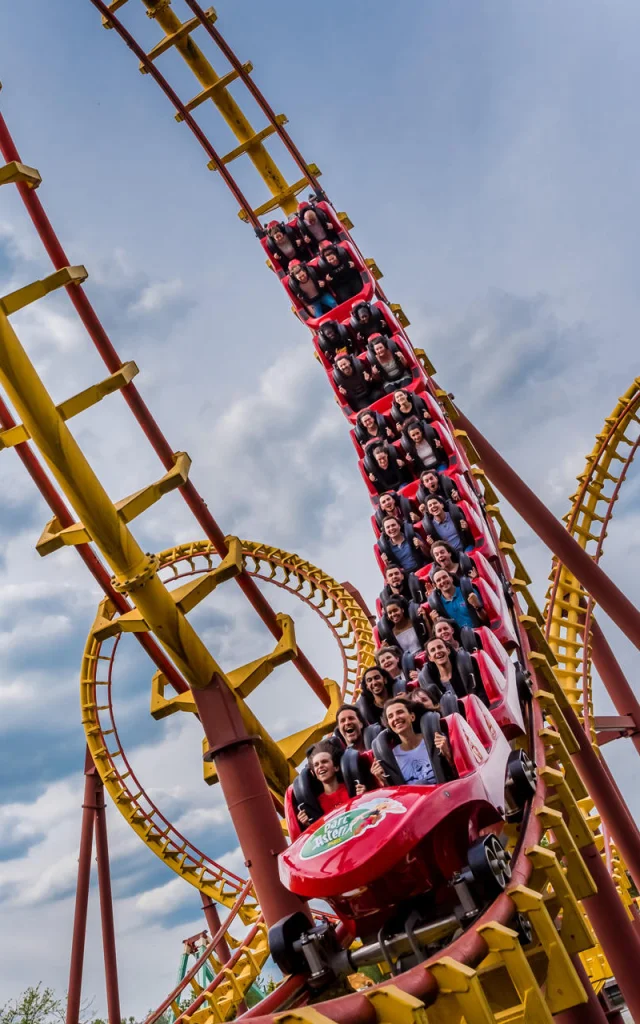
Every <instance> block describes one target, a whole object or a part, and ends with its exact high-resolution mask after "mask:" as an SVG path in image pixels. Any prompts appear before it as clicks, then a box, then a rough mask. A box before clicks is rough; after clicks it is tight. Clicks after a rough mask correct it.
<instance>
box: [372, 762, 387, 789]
mask: <svg viewBox="0 0 640 1024" xmlns="http://www.w3.org/2000/svg"><path fill="white" fill-rule="evenodd" d="M371 774H372V775H373V777H374V778H375V779H377V781H378V785H379V786H384V785H386V782H387V776H386V774H385V770H384V768H383V767H382V765H381V764H380V762H379V761H378V759H377V758H376V760H375V761H374V762H373V764H372V765H371Z"/></svg>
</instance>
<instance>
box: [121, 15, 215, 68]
mask: <svg viewBox="0 0 640 1024" xmlns="http://www.w3.org/2000/svg"><path fill="white" fill-rule="evenodd" d="M204 16H205V18H206V20H207V21H208V22H209V23H210V24H212V25H213V23H214V21H216V19H217V17H218V15H217V14H216V12H215V10H214V9H213V7H209V8H208V9H207V10H206V11H205V12H204ZM199 25H202V21H201V20H200V18H189V21H185V22H183V23H182V25H181V26H180V28H177V29H176V31H175V32H171V33H170V34H169V35H167V36H164V37H163V38H162V39H161V40H160V42H159V43H156V45H155V46H154V47H153V49H152V50H149V52H148V54H147V59H148V60H151V61H154V60H156V59H157V58H158V57H161V56H162V54H163V53H166V52H167V50H170V49H171V47H172V46H175V45H176V43H181V42H183V40H185V39H187V38H188V37H189V36H190V35H191V33H192V32H193V30H194V29H196V28H198V26H199ZM139 67H140V72H141V73H142V74H143V75H146V74H148V68H147V67H146V66H145V65H144V64H142V63H141V64H140V65H139Z"/></svg>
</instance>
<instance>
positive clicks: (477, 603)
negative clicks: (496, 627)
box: [467, 589, 489, 622]
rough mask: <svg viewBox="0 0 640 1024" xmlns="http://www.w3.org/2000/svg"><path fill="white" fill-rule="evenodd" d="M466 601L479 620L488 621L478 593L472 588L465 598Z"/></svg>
mask: <svg viewBox="0 0 640 1024" xmlns="http://www.w3.org/2000/svg"><path fill="white" fill-rule="evenodd" d="M467 603H468V604H470V605H471V607H472V608H473V610H474V611H475V613H476V615H477V616H478V618H479V619H480V621H481V622H488V621H489V616H488V615H487V613H486V611H485V610H484V605H483V604H482V600H481V598H480V595H479V594H478V593H476V590H475V589H474V590H473V593H471V594H469V597H468V598H467Z"/></svg>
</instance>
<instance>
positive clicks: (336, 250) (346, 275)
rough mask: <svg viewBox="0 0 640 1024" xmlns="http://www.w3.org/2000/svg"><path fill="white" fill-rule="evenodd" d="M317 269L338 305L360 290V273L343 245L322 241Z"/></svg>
mask: <svg viewBox="0 0 640 1024" xmlns="http://www.w3.org/2000/svg"><path fill="white" fill-rule="evenodd" d="M318 271H319V273H320V274H321V275H322V277H323V278H324V280H325V281H326V282H327V284H328V286H329V288H330V289H331V292H332V294H333V296H334V298H335V300H336V302H337V303H338V305H340V304H341V303H342V302H346V301H347V299H352V298H353V296H354V295H357V294H358V292H360V291H362V275H361V274H360V271H359V270H358V268H357V267H356V265H355V263H354V262H353V260H352V259H350V258H349V253H348V252H347V250H346V249H345V247H344V246H343V245H332V244H331V243H330V242H322V244H321V245H320V259H319V261H318Z"/></svg>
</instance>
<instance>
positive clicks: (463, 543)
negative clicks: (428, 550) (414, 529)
mask: <svg viewBox="0 0 640 1024" xmlns="http://www.w3.org/2000/svg"><path fill="white" fill-rule="evenodd" d="M422 525H423V526H424V531H425V533H426V535H427V543H428V544H433V543H434V541H436V540H444V541H446V542H447V544H449V545H450V546H451V547H452V548H453V549H454V551H456V552H461V551H464V550H465V548H467V549H468V550H471V549H472V548H473V546H474V545H473V537H472V535H471V531H470V530H469V524H468V523H467V521H466V519H465V518H464V515H463V514H462V512H461V511H460V509H459V508H458V506H457V505H449V507H448V508H447V507H446V506H445V503H444V501H442V499H441V498H437V497H435V495H434V496H432V497H430V498H427V511H426V512H425V514H424V518H423V520H422Z"/></svg>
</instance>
